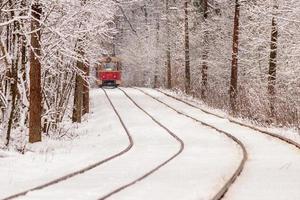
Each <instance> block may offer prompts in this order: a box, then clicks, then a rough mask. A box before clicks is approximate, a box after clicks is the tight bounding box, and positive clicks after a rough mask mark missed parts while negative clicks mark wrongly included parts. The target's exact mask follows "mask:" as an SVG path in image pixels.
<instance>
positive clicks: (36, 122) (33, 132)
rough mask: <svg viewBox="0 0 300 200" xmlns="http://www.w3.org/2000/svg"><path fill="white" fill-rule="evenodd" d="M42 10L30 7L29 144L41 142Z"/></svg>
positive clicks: (33, 6) (39, 7)
mask: <svg viewBox="0 0 300 200" xmlns="http://www.w3.org/2000/svg"><path fill="white" fill-rule="evenodd" d="M41 14H42V8H41V5H39V4H38V3H36V4H33V5H32V17H33V19H32V21H31V31H32V33H31V47H32V50H31V52H30V96H29V99H30V110H29V142H30V143H34V142H38V141H41V139H42V138H41V131H42V126H41V117H42V91H41V63H40V56H41V44H40V42H41V31H40V28H41V24H40V19H41Z"/></svg>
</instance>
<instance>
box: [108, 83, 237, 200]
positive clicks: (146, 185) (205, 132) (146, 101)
mask: <svg viewBox="0 0 300 200" xmlns="http://www.w3.org/2000/svg"><path fill="white" fill-rule="evenodd" d="M125 91H126V92H127V93H128V94H129V95H130V96H131V97H132V98H133V99H134V100H135V101H137V103H138V104H139V105H140V106H142V107H143V108H144V109H145V110H146V111H147V112H149V113H150V114H151V115H152V116H154V117H155V118H157V119H158V120H159V121H160V122H161V123H162V124H164V125H165V126H167V127H168V128H169V129H170V130H171V131H173V132H174V133H175V134H176V135H178V137H180V138H181V139H182V140H183V141H184V143H185V150H184V152H183V153H182V154H181V155H180V156H179V157H178V158H176V160H174V161H173V162H171V163H170V164H168V165H166V166H165V167H163V168H162V169H161V170H159V171H158V172H156V173H155V174H153V175H152V176H150V177H148V178H147V179H145V180H143V181H141V182H140V183H138V184H136V185H134V186H133V187H131V188H129V189H127V190H125V191H122V192H120V193H118V194H116V195H115V196H113V197H112V198H111V199H115V200H133V199H134V200H135V199H137V200H141V199H143V200H146V199H149V200H154V199H157V200H158V199H161V200H175V199H180V200H199V199H200V200H201V199H209V198H210V197H212V196H213V195H215V194H216V193H217V191H218V190H219V189H220V188H221V186H223V184H224V182H225V181H226V180H228V178H229V176H231V175H232V174H233V172H234V171H235V169H236V168H237V167H238V164H239V162H240V160H241V159H242V153H241V150H240V149H239V147H238V146H237V145H236V143H234V142H233V141H231V140H230V139H228V138H227V137H226V136H224V135H222V134H220V133H218V132H216V131H214V130H212V129H210V128H207V127H205V126H202V125H201V124H200V123H197V122H195V121H194V120H191V119H189V118H187V117H184V116H182V115H179V114H177V113H176V112H175V111H173V110H171V109H169V108H167V107H165V106H163V105H162V104H160V103H158V102H156V101H154V100H153V99H152V98H150V97H147V96H145V95H143V94H142V93H141V92H139V91H137V90H134V89H125Z"/></svg>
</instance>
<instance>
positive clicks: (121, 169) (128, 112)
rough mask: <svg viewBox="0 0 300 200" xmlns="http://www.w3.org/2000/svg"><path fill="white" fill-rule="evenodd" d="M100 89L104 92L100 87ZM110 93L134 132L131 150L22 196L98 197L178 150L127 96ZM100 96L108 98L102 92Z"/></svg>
mask: <svg viewBox="0 0 300 200" xmlns="http://www.w3.org/2000/svg"><path fill="white" fill-rule="evenodd" d="M98 92H99V93H101V94H103V92H102V91H101V90H98ZM107 92H108V93H109V95H110V96H112V98H113V100H112V101H113V103H114V104H115V106H116V107H117V110H118V112H119V113H120V115H121V117H122V118H123V119H124V122H125V124H126V125H127V127H128V130H129V131H130V132H131V134H132V137H133V140H134V146H133V147H132V149H131V150H130V151H129V152H128V153H126V154H125V155H123V156H121V157H119V158H117V159H114V160H112V161H110V162H109V163H106V164H103V165H101V166H99V167H97V168H94V169H93V170H90V171H88V172H86V173H84V174H82V175H80V176H76V177H74V178H71V179H68V180H66V181H64V182H62V183H60V184H57V185H53V186H50V187H48V188H45V189H43V190H40V191H35V192H31V193H29V194H28V195H26V196H25V197H23V198H20V199H72V200H75V199H80V200H83V199H97V198H100V197H102V196H103V195H105V194H107V193H109V192H111V191H112V190H114V189H116V188H118V187H120V186H122V185H124V184H126V183H128V182H130V181H133V180H134V179H136V178H138V177H140V176H141V175H143V174H145V173H146V172H148V171H150V170H151V169H152V168H154V167H156V166H157V165H159V164H160V163H162V162H163V161H164V160H166V159H168V158H169V157H171V156H172V155H173V154H175V153H176V152H177V151H178V149H179V143H178V142H177V141H176V140H175V139H174V138H173V137H171V136H170V135H169V134H168V133H167V132H166V131H165V130H164V129H162V128H161V127H159V126H157V125H156V124H155V123H154V122H153V121H152V120H151V119H150V118H149V117H148V116H146V115H145V114H144V113H143V112H142V111H140V110H139V109H138V108H137V107H135V105H133V104H132V103H131V102H130V101H129V100H128V99H127V98H126V97H124V95H122V94H121V93H120V92H119V91H117V90H107ZM99 98H106V97H105V96H104V95H100V96H99ZM102 106H109V105H107V104H105V105H102ZM103 114H104V115H105V114H106V113H103ZM112 120H114V119H112V118H107V119H106V121H108V122H110V121H112ZM101 123H102V121H99V122H98V126H101ZM113 128H114V127H112V129H113ZM108 143H109V141H108Z"/></svg>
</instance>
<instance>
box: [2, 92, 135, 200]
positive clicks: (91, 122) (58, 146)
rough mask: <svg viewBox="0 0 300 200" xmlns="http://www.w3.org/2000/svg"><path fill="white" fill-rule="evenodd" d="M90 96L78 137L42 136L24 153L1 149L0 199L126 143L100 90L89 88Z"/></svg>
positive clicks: (73, 169) (69, 171)
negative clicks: (40, 140) (90, 112)
mask: <svg viewBox="0 0 300 200" xmlns="http://www.w3.org/2000/svg"><path fill="white" fill-rule="evenodd" d="M91 96H92V99H93V101H92V107H93V113H92V114H91V115H90V116H89V119H88V120H87V121H86V122H84V123H83V124H82V125H80V126H79V127H78V130H76V132H78V134H79V135H80V137H78V138H76V139H75V140H69V141H53V140H50V139H47V138H44V139H45V141H43V142H42V143H39V144H35V145H33V146H32V147H30V148H31V149H32V150H34V151H33V152H28V153H26V154H25V155H20V154H17V153H13V152H3V153H2V154H3V155H5V156H4V157H2V158H1V162H0V177H1V178H0V199H2V198H4V197H6V196H9V195H12V194H14V193H17V192H21V191H23V190H25V189H29V188H32V187H35V186H37V185H39V184H43V183H45V182H48V181H50V180H53V179H56V178H58V177H60V176H62V175H65V174H66V173H71V172H74V171H76V170H79V169H82V168H83V167H86V166H87V165H89V164H92V163H94V162H95V161H99V160H102V159H105V158H107V157H109V156H110V155H112V154H116V153H118V152H120V151H122V150H123V149H124V148H125V147H126V146H127V145H128V143H129V141H128V138H127V136H126V134H125V132H124V131H123V129H122V127H121V125H120V124H119V122H118V119H117V117H116V115H115V114H114V113H113V110H112V108H111V107H110V106H109V104H108V102H107V100H106V99H105V98H103V94H101V93H100V92H99V91H93V92H91ZM104 105H105V106H104ZM103 113H106V114H105V115H103ZM107 118H109V119H111V120H110V121H108V120H106V119H107ZM99 122H101V126H99Z"/></svg>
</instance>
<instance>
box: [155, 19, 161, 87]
mask: <svg viewBox="0 0 300 200" xmlns="http://www.w3.org/2000/svg"><path fill="white" fill-rule="evenodd" d="M159 29H160V24H159V15H157V16H156V57H157V58H156V60H155V65H156V66H155V72H154V88H157V87H158V65H159V59H158V58H159V53H158V49H159Z"/></svg>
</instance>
